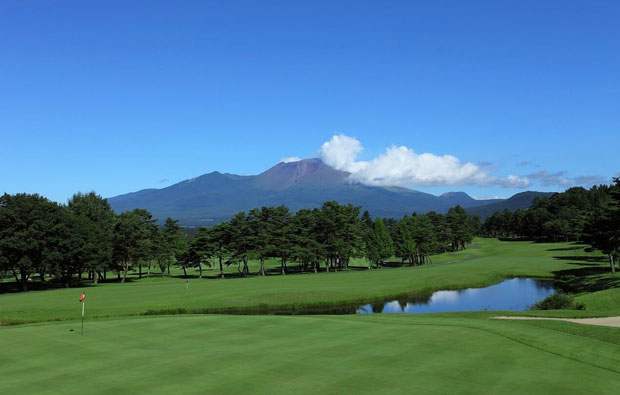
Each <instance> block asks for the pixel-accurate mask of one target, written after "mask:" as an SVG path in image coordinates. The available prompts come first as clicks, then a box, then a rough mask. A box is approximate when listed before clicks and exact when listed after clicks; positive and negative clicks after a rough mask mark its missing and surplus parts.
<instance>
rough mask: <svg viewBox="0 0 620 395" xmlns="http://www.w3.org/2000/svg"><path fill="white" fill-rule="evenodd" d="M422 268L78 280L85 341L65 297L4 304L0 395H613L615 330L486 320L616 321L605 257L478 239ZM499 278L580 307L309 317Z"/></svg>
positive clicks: (63, 292) (563, 247) (68, 293)
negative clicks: (551, 289) (540, 282)
mask: <svg viewBox="0 0 620 395" xmlns="http://www.w3.org/2000/svg"><path fill="white" fill-rule="evenodd" d="M432 262H433V263H431V264H428V265H425V266H418V267H409V266H404V267H385V268H382V269H372V270H369V269H367V268H365V269H363V268H362V266H360V267H358V268H355V267H354V268H353V269H350V270H344V271H339V272H336V273H319V274H310V273H308V274H291V275H288V276H279V275H267V276H265V277H257V276H250V277H247V278H225V279H217V278H215V277H216V276H213V277H210V276H208V275H207V276H205V278H201V279H199V278H197V277H192V278H191V279H190V280H189V281H186V280H185V279H183V278H181V277H180V276H179V277H178V278H177V277H172V278H167V277H166V278H164V277H159V276H157V275H152V276H147V277H145V278H143V279H141V280H138V279H133V280H132V281H130V282H128V283H125V284H120V283H102V284H98V285H92V286H89V287H86V288H84V291H85V294H86V295H87V298H86V314H85V324H84V328H85V330H84V333H83V334H81V328H80V304H79V303H78V302H77V299H78V297H79V295H80V293H81V290H79V289H75V288H69V289H52V290H46V291H31V292H28V293H6V294H2V295H0V321H1V322H2V324H3V327H1V328H0V349H2V354H0V355H1V356H0V364H1V365H2V366H3V371H2V374H1V376H2V379H1V380H0V392H1V393H7V394H8V393H83V392H85V391H86V392H88V393H111V392H114V393H119V394H120V393H128V394H129V393H139V392H147V391H148V392H151V393H218V394H235V393H240V392H252V393H264V394H288V393H322V394H341V393H385V394H394V393H448V392H458V393H481V392H486V393H531V392H537V393H614V392H616V391H617V383H618V382H619V381H620V328H617V327H605V326H597V325H583V324H577V323H570V322H564V321H550V320H499V319H494V318H493V317H496V316H507V315H520V316H523V315H528V316H538V317H607V316H618V315H620V308H619V307H618V306H619V303H618V302H620V292H618V290H619V289H620V288H619V287H620V281H619V280H618V277H617V276H616V275H614V274H611V273H609V274H608V270H607V268H608V264H607V262H606V260H605V257H604V256H602V255H597V254H594V253H586V252H584V248H583V246H580V245H577V244H572V243H534V242H525V241H499V240H497V239H491V238H476V239H475V240H474V243H472V244H471V245H469V246H468V247H467V248H466V249H465V250H461V251H458V252H454V253H446V254H442V255H438V256H435V257H433V259H432ZM512 277H529V278H538V279H549V280H554V281H555V282H556V284H557V285H558V286H559V287H560V288H566V291H568V292H571V293H572V294H573V295H575V301H576V302H580V303H583V305H584V306H585V309H582V310H531V311H524V312H515V311H504V312H498V311H478V312H458V313H456V312H455V313H439V314H372V315H355V314H319V313H321V312H322V311H323V312H331V311H332V310H333V309H334V307H335V306H339V305H355V304H356V303H357V304H361V303H371V302H374V301H377V302H378V301H388V300H391V299H395V298H399V297H406V296H415V295H425V294H429V293H432V292H433V291H438V290H456V289H464V288H471V287H483V286H486V285H490V284H494V283H498V282H500V281H502V280H503V279H506V278H512ZM321 309H323V310H321ZM334 311H335V310H334ZM271 312H277V313H285V312H290V313H297V314H298V315H268V313H271ZM304 312H311V313H313V314H311V315H308V314H303V313H304ZM205 313H211V314H205ZM218 313H219V314H218ZM221 313H239V314H221ZM256 313H260V314H256Z"/></svg>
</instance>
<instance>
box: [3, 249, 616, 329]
mask: <svg viewBox="0 0 620 395" xmlns="http://www.w3.org/2000/svg"><path fill="white" fill-rule="evenodd" d="M476 242H477V244H478V245H479V247H480V248H478V249H468V250H466V251H461V252H459V253H455V254H445V255H442V256H441V258H440V259H435V261H436V262H437V261H438V260H441V261H443V262H447V263H443V264H442V263H435V264H433V265H429V266H423V267H415V268H412V267H402V268H389V269H388V268H386V269H380V270H359V271H349V272H338V273H320V274H302V275H289V276H280V275H277V276H267V277H264V278H259V277H251V278H246V279H224V280H219V279H218V280H215V279H213V280H208V279H192V280H190V286H189V289H186V288H185V281H184V280H182V279H168V278H163V279H159V278H149V279H146V280H143V281H136V282H132V283H129V284H118V283H108V284H103V285H99V286H93V287H89V288H87V291H86V292H87V305H86V307H87V318H91V317H106V316H122V315H136V314H142V313H145V312H147V311H149V310H155V311H157V310H165V309H177V308H183V309H187V311H204V309H210V310H211V311H213V309H223V308H230V307H234V308H245V307H256V306H258V305H259V304H264V305H269V306H282V305H291V304H297V305H305V304H318V303H341V302H355V301H360V300H371V299H378V298H383V297H389V296H397V295H402V294H406V293H409V294H414V293H423V292H429V291H432V290H437V289H457V288H464V287H468V286H482V285H487V284H491V283H494V282H498V281H500V280H501V279H502V278H505V277H511V276H530V277H551V276H553V274H554V273H556V274H558V273H560V274H561V273H562V272H569V273H570V272H571V271H574V270H581V269H584V268H585V269H588V270H590V269H591V268H592V265H594V266H595V268H597V269H598V268H600V269H601V270H605V269H604V268H605V262H604V261H603V262H598V261H594V260H593V259H592V256H591V255H588V254H586V253H585V252H583V249H582V248H579V247H574V246H571V245H568V244H561V243H558V244H545V243H527V242H501V241H497V240H494V239H479V240H477V241H476ZM472 254H476V256H477V257H476V258H475V259H470V258H471V256H472ZM557 258H561V259H557ZM564 258H566V259H564ZM583 259H588V260H591V261H593V262H586V261H583ZM458 260H461V261H460V262H459V261H458ZM454 262H456V263H454ZM584 265H589V266H584ZM78 296H79V290H76V289H58V290H50V291H37V292H28V293H16V294H3V295H0V322H3V323H20V322H36V321H49V320H66V319H75V318H76V315H77V314H79V304H78V303H77V297H78Z"/></svg>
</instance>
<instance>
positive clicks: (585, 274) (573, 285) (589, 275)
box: [553, 263, 620, 293]
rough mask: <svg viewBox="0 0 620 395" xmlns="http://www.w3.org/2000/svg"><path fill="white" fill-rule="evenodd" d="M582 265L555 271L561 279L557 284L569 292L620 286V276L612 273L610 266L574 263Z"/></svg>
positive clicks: (592, 290) (600, 289)
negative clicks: (584, 265) (586, 265)
mask: <svg viewBox="0 0 620 395" xmlns="http://www.w3.org/2000/svg"><path fill="white" fill-rule="evenodd" d="M574 264H575V265H580V266H581V267H578V268H574V269H564V270H557V271H554V272H553V274H554V275H555V276H556V278H557V279H558V280H559V281H558V282H557V286H558V287H559V288H560V289H562V290H564V291H567V292H575V293H578V292H596V291H602V290H605V289H610V288H620V276H618V275H617V274H612V273H611V272H610V270H609V268H608V267H605V266H599V265H596V266H594V265H589V266H588V267H583V265H582V264H578V263H574Z"/></svg>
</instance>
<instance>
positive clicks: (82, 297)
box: [80, 291, 86, 335]
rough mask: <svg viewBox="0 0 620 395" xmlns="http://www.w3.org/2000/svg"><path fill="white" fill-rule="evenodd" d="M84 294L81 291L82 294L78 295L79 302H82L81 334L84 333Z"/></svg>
mask: <svg viewBox="0 0 620 395" xmlns="http://www.w3.org/2000/svg"><path fill="white" fill-rule="evenodd" d="M85 300H86V294H85V293H84V291H82V296H80V303H82V335H83V334H84V305H85V304H86V302H85Z"/></svg>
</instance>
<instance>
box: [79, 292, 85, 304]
mask: <svg viewBox="0 0 620 395" xmlns="http://www.w3.org/2000/svg"><path fill="white" fill-rule="evenodd" d="M84 299H86V294H85V293H84V291H82V296H80V302H83V301H84Z"/></svg>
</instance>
